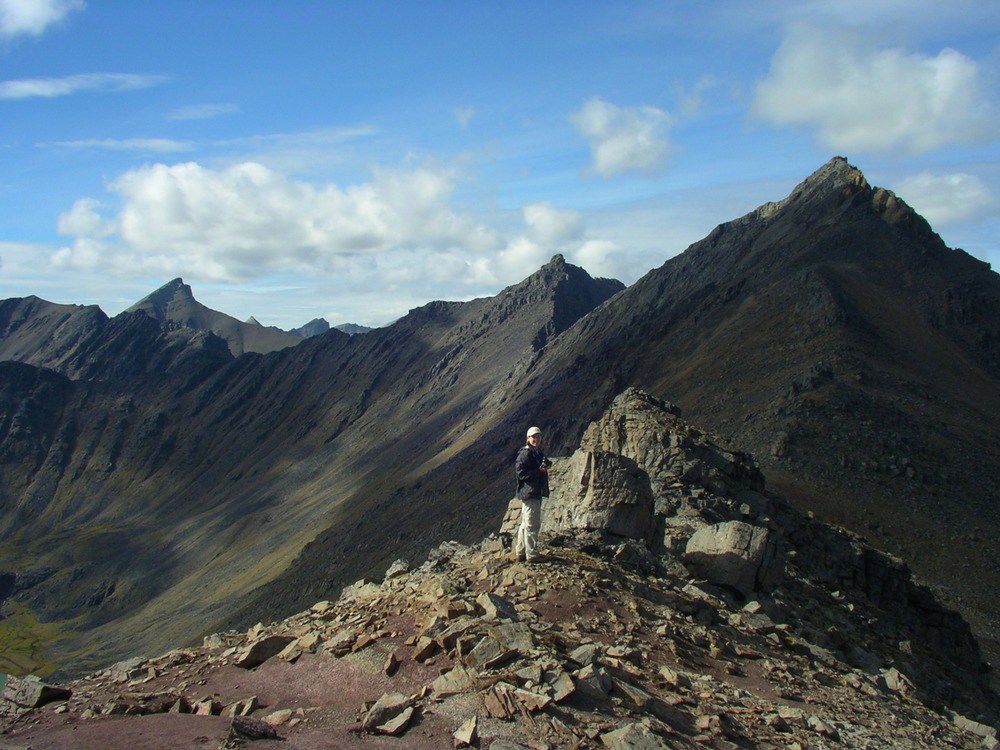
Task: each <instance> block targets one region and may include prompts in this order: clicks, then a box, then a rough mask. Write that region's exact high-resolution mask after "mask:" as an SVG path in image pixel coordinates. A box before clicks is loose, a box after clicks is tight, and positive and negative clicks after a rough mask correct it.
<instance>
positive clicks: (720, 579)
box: [684, 521, 785, 597]
mask: <svg viewBox="0 0 1000 750" xmlns="http://www.w3.org/2000/svg"><path fill="white" fill-rule="evenodd" d="M684 560H685V562H687V564H688V565H689V566H690V567H691V570H692V571H694V572H695V573H696V574H698V575H699V576H701V577H703V578H705V579H707V580H708V581H709V582H711V583H714V584H715V585H717V586H727V587H729V588H732V589H735V590H736V591H738V592H739V593H740V594H742V595H743V596H745V597H746V596H750V595H751V594H752V593H753V592H754V591H770V590H772V589H773V588H774V587H775V586H776V585H777V584H778V583H780V582H781V579H782V578H783V577H784V573H785V569H784V560H783V559H782V558H781V555H780V553H779V552H778V545H777V544H776V543H775V541H774V538H773V537H772V535H771V534H770V532H768V530H767V529H765V528H763V527H761V526H754V525H752V524H749V523H744V522H743V521H725V522H723V523H717V524H713V525H711V526H705V527H703V528H700V529H698V531H696V532H695V533H694V534H692V535H691V538H690V539H689V540H688V543H687V546H686V547H685V550H684Z"/></svg>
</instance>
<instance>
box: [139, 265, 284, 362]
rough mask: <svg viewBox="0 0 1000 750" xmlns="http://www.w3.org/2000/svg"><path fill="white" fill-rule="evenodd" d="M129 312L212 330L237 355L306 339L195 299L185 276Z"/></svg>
mask: <svg viewBox="0 0 1000 750" xmlns="http://www.w3.org/2000/svg"><path fill="white" fill-rule="evenodd" d="M126 312H128V313H135V312H143V313H146V314H147V315H149V316H150V317H152V318H154V319H155V320H157V321H159V322H161V323H169V324H173V325H177V326H184V327H187V328H194V329H199V330H206V331H211V332H212V333H214V334H216V335H217V336H219V337H220V338H222V339H224V340H225V341H226V343H227V344H228V345H229V350H230V351H231V352H232V353H233V354H234V355H235V356H239V355H240V354H243V353H244V352H258V353H260V354H266V353H267V352H272V351H275V350H278V349H284V348H285V347H289V346H294V345H296V344H298V343H299V342H300V341H301V340H302V338H301V337H300V336H297V335H295V334H293V333H288V332H286V331H282V330H281V329H279V328H274V327H270V326H263V325H261V324H260V323H259V322H258V321H257V319H256V318H254V317H253V316H251V317H250V319H249V320H247V321H246V322H245V323H244V322H241V321H239V320H237V319H236V318H234V317H232V316H230V315H227V314H226V313H222V312H218V311H217V310H212V309H211V308H209V307H206V306H205V305H203V304H201V303H200V302H198V300H196V299H195V297H194V293H193V292H192V291H191V287H190V286H189V285H188V284H185V283H184V280H183V279H181V278H176V279H173V280H172V281H169V282H167V283H166V284H164V285H163V286H161V287H160V288H159V289H157V290H156V291H155V292H153V293H152V294H149V295H147V296H146V297H143V298H142V299H141V300H139V301H138V302H136V303H135V304H134V305H132V306H131V307H130V308H128V310H127V311H126Z"/></svg>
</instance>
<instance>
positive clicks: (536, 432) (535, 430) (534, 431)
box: [528, 427, 542, 437]
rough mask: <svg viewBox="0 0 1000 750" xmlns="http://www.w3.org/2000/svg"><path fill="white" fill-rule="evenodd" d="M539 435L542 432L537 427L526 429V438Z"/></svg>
mask: <svg viewBox="0 0 1000 750" xmlns="http://www.w3.org/2000/svg"><path fill="white" fill-rule="evenodd" d="M541 434H542V430H541V428H539V427H529V428H528V437H531V436H532V435H541Z"/></svg>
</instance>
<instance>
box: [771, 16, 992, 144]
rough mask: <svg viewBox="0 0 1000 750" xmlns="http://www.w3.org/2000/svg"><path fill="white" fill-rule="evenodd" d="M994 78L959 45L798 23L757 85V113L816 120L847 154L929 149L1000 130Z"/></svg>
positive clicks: (798, 121)
mask: <svg viewBox="0 0 1000 750" xmlns="http://www.w3.org/2000/svg"><path fill="white" fill-rule="evenodd" d="M996 109H997V108H996V106H995V104H994V102H993V99H992V95H991V92H990V91H989V89H988V87H987V85H986V75H985V73H984V71H983V70H982V69H981V67H980V66H979V65H978V64H977V63H976V62H975V61H974V60H972V59H970V58H968V57H966V56H965V55H963V54H961V53H960V52H957V51H956V50H953V49H947V48H946V49H943V50H941V51H940V52H939V53H938V54H937V55H936V56H933V57H932V56H928V55H924V54H920V53H915V52H906V51H904V50H901V49H878V48H876V47H875V45H874V44H872V43H871V41H870V40H869V39H868V38H867V37H864V36H862V35H861V34H859V33H855V32H849V31H847V30H840V31H831V30H829V29H825V30H822V31H820V30H819V29H817V28H814V27H812V26H808V25H805V24H799V25H795V26H793V27H792V28H791V29H790V31H789V33H788V35H787V36H786V38H785V40H784V41H783V42H782V44H781V46H780V48H779V49H778V51H777V52H776V53H775V55H774V57H773V58H772V60H771V69H770V72H769V74H768V76H767V77H766V78H764V79H763V80H761V81H759V82H758V84H757V88H756V92H755V99H754V105H753V110H754V113H755V114H756V115H757V116H758V117H760V118H762V119H765V120H768V121H770V122H773V123H776V124H778V125H808V126H812V127H814V128H816V129H817V131H818V137H819V139H820V141H821V142H822V143H823V144H824V145H826V146H828V147H831V148H833V149H836V150H841V151H853V150H868V151H903V152H909V153H922V152H926V151H930V150H932V149H935V148H938V147H941V146H945V145H948V144H955V143H974V142H977V141H981V140H984V139H988V138H992V137H995V136H996V135H997V133H998V132H1000V131H998V126H997V118H996V114H997V113H996Z"/></svg>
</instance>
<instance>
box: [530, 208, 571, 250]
mask: <svg viewBox="0 0 1000 750" xmlns="http://www.w3.org/2000/svg"><path fill="white" fill-rule="evenodd" d="M521 212H522V214H523V215H524V223H525V225H526V226H527V227H528V234H529V235H530V236H531V238H532V239H533V240H535V241H537V242H540V243H542V244H543V245H549V246H551V247H557V246H559V245H561V244H563V243H565V242H569V241H571V240H575V239H577V238H578V237H580V235H581V234H582V233H583V217H582V216H581V215H580V212H579V211H572V210H569V209H560V208H556V207H555V206H553V205H552V204H551V203H549V202H548V201H539V202H537V203H529V204H527V205H525V206H524V207H523V208H522V209H521Z"/></svg>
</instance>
